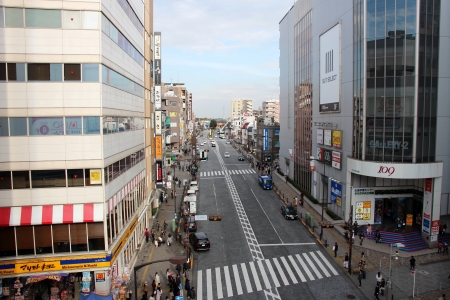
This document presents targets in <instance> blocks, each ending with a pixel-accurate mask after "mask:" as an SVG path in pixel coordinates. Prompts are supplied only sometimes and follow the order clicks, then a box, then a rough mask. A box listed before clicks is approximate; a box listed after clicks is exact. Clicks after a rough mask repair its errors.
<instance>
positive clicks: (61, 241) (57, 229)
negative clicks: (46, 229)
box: [52, 224, 70, 253]
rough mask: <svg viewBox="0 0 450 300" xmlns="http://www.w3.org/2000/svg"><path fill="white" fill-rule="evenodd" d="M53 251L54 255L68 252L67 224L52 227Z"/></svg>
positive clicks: (68, 236)
mask: <svg viewBox="0 0 450 300" xmlns="http://www.w3.org/2000/svg"><path fill="white" fill-rule="evenodd" d="M52 227H53V249H54V251H55V253H62V252H70V233H69V225H68V224H58V225H52Z"/></svg>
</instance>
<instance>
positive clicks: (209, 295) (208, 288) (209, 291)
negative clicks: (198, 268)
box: [206, 269, 213, 300]
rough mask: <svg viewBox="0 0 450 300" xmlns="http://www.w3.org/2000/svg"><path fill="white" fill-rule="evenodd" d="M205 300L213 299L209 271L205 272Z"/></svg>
mask: <svg viewBox="0 0 450 300" xmlns="http://www.w3.org/2000/svg"><path fill="white" fill-rule="evenodd" d="M206 299H208V300H210V299H211V300H212V299H213V291H212V278H211V269H208V270H206Z"/></svg>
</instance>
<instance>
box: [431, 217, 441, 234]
mask: <svg viewBox="0 0 450 300" xmlns="http://www.w3.org/2000/svg"><path fill="white" fill-rule="evenodd" d="M440 224H441V221H440V220H434V221H431V235H438V234H439V226H440Z"/></svg>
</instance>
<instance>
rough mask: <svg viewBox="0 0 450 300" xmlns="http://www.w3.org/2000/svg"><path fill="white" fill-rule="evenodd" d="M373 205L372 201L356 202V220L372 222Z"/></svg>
mask: <svg viewBox="0 0 450 300" xmlns="http://www.w3.org/2000/svg"><path fill="white" fill-rule="evenodd" d="M371 207H372V203H371V202H370V201H361V202H356V214H355V220H365V221H367V220H370V217H371Z"/></svg>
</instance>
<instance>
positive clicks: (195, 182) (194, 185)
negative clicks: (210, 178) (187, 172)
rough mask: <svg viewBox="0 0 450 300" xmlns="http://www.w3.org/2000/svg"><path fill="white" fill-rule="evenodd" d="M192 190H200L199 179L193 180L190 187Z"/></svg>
mask: <svg viewBox="0 0 450 300" xmlns="http://www.w3.org/2000/svg"><path fill="white" fill-rule="evenodd" d="M189 189H190V190H194V191H198V183H197V181H191V186H190V187H189Z"/></svg>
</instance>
